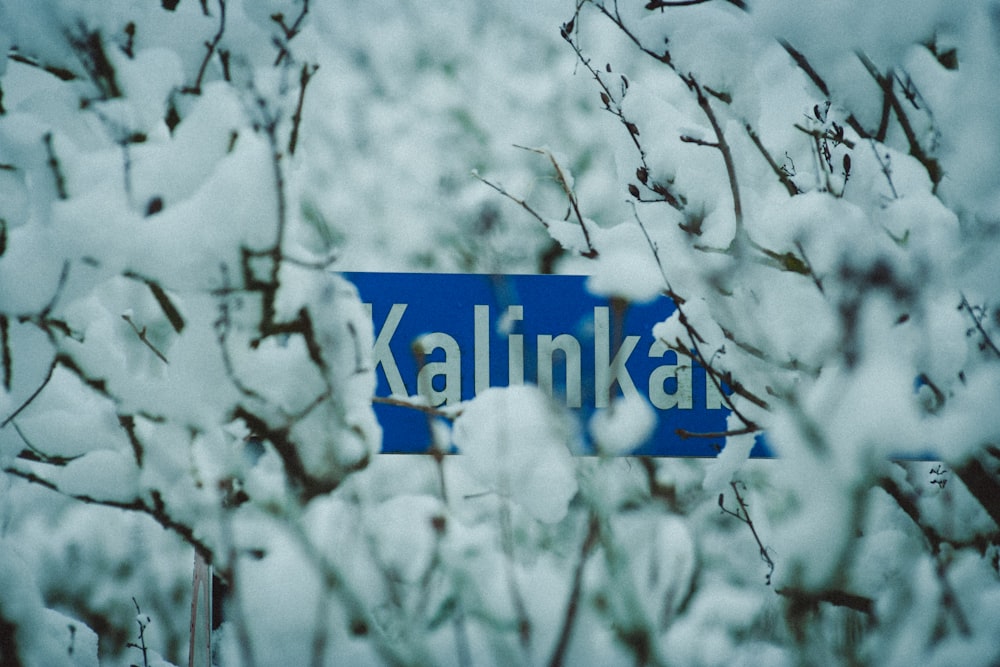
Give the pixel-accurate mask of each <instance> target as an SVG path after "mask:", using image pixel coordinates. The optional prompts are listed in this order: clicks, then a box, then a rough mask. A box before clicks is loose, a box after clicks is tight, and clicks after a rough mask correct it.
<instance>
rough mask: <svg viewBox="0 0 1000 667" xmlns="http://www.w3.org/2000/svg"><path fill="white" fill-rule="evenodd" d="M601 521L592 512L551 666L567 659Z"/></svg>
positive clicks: (554, 666) (559, 664)
mask: <svg viewBox="0 0 1000 667" xmlns="http://www.w3.org/2000/svg"><path fill="white" fill-rule="evenodd" d="M600 526H601V523H600V521H599V519H598V517H597V515H596V514H595V513H593V512H592V513H591V515H590V520H589V521H588V526H587V535H586V537H584V538H583V544H582V545H581V546H580V555H579V557H578V558H577V561H576V568H575V569H574V570H573V584H572V586H571V588H570V593H569V600H567V602H566V615H565V617H564V618H563V624H562V629H561V630H560V631H559V639H558V641H556V647H555V649H554V650H553V651H552V657H551V658H550V659H549V667H562V664H563V662H564V660H565V659H566V649H568V648H569V640H570V638H571V637H572V635H573V627H574V625H575V624H576V618H577V614H578V613H579V610H580V596H581V595H582V592H583V572H584V568H585V567H586V565H587V560H588V559H589V558H590V554H591V553H592V552H593V550H594V546H595V545H596V544H597V539H598V536H599V535H600Z"/></svg>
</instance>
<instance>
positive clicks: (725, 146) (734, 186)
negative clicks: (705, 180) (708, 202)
mask: <svg viewBox="0 0 1000 667" xmlns="http://www.w3.org/2000/svg"><path fill="white" fill-rule="evenodd" d="M681 80H682V81H684V82H685V83H686V84H687V86H688V88H689V89H690V90H691V91H692V92H694V94H695V97H696V99H697V101H698V106H699V107H701V110H702V112H703V113H704V114H705V117H706V118H707V119H708V122H709V123H710V124H711V125H712V131H713V132H715V139H716V143H715V144H714V145H713V144H705V145H710V146H712V147H713V148H717V149H718V150H719V152H720V153H722V161H723V162H724V163H725V165H726V176H727V177H728V178H729V191H730V194H731V195H732V198H733V217H734V218H735V221H736V229H735V231H734V233H733V240H732V242H731V243H730V245H729V249H730V250H734V251H736V252H737V253H739V252H740V249H741V246H742V245H743V242H744V241H745V240H747V239H746V236H747V234H746V230H745V229H744V227H743V203H742V200H741V198H740V186H739V183H738V181H737V178H736V162H735V160H734V159H733V152H732V150H731V149H730V147H729V142H727V141H726V136H725V134H724V133H723V131H722V126H721V125H720V124H719V119H718V118H717V117H716V115H715V111H714V110H713V109H712V104H711V103H710V102H709V101H708V98H707V97H706V96H705V94H704V93H703V92H702V88H701V86H700V85H699V84H698V82H697V80H696V79H695V78H694V75H691V74H689V75H687V76H682V77H681Z"/></svg>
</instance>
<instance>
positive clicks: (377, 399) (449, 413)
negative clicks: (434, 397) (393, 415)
mask: <svg viewBox="0 0 1000 667" xmlns="http://www.w3.org/2000/svg"><path fill="white" fill-rule="evenodd" d="M372 403H378V404H380V405H393V406H396V407H399V408H408V409H410V410H416V411H418V412H423V413H424V414H427V415H430V416H432V417H442V418H444V419H450V420H454V419H457V418H458V416H459V415H461V414H462V412H461V410H441V409H440V408H435V407H432V406H430V405H426V404H421V403H417V402H415V401H409V400H406V399H403V398H393V397H392V396H389V397H385V396H372Z"/></svg>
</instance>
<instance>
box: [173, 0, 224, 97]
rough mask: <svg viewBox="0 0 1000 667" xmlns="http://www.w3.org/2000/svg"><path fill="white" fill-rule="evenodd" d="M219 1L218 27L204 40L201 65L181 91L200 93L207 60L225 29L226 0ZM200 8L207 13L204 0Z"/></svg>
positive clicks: (216, 46)
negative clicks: (191, 80) (193, 78)
mask: <svg viewBox="0 0 1000 667" xmlns="http://www.w3.org/2000/svg"><path fill="white" fill-rule="evenodd" d="M218 2H219V29H218V31H216V33H215V36H214V37H212V39H211V41H208V42H205V57H204V58H203V59H202V61H201V66H200V67H198V75H197V76H196V77H195V80H194V84H192V85H190V86H187V87H185V88H183V89H181V92H183V93H188V94H191V95H201V83H202V79H204V77H205V70H206V69H208V61H209V60H211V59H212V56H213V55H215V50H216V49H217V48H218V46H219V42H220V41H222V34H223V33H224V32H225V31H226V0H218ZM202 9H203V10H204V12H205V15H206V16H207V15H208V5H207V2H206V0H202Z"/></svg>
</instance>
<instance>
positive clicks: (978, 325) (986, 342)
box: [961, 294, 1000, 357]
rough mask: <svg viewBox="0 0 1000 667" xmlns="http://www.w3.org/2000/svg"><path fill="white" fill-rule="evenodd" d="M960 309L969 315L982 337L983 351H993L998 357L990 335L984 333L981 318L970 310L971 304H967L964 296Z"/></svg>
mask: <svg viewBox="0 0 1000 667" xmlns="http://www.w3.org/2000/svg"><path fill="white" fill-rule="evenodd" d="M961 307H962V308H963V309H964V310H965V312H967V313H968V314H969V317H971V318H972V321H973V322H974V323H975V325H976V329H978V330H979V335H981V336H982V337H983V343H982V345H983V349H986V348H989V349H991V350H993V352H994V354H996V355H997V356H998V357H1000V348H997V346H996V344H995V343H994V342H993V340H992V339H991V338H990V335H989V334H988V333H987V332H986V329H985V328H983V322H982V319H983V318H981V317H978V316H976V313H975V311H974V310H973V308H972V304H970V303H969V300H968V299H967V298H966V297H965V295H964V294H963V295H962V303H961Z"/></svg>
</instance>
